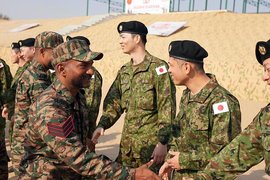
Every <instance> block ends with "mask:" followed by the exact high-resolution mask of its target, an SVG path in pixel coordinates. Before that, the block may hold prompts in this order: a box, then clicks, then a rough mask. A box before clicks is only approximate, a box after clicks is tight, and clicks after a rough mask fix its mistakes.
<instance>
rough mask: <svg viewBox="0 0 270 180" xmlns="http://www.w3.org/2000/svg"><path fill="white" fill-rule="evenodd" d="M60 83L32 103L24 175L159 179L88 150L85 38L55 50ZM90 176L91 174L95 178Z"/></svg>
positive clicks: (90, 56) (93, 55)
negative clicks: (84, 89)
mask: <svg viewBox="0 0 270 180" xmlns="http://www.w3.org/2000/svg"><path fill="white" fill-rule="evenodd" d="M53 56H54V60H53V63H52V64H53V66H54V67H55V70H56V76H57V78H56V81H55V82H54V83H53V84H52V85H51V86H50V87H49V88H47V89H46V90H45V91H44V92H43V93H42V94H41V95H40V96H39V97H38V98H37V100H36V102H35V103H34V104H32V106H31V108H30V113H29V114H30V115H29V131H28V132H27V134H26V141H25V149H26V154H25V157H24V159H23V161H22V168H21V172H22V174H21V176H20V178H21V179H30V178H31V179H81V175H83V176H85V177H87V178H89V179H123V180H124V179H131V178H132V177H133V176H135V178H142V177H143V178H145V179H158V177H157V175H155V174H154V173H153V172H151V171H150V170H148V169H147V168H139V169H132V170H131V169H128V168H126V167H121V165H120V164H118V163H116V162H112V161H111V160H109V159H108V158H107V157H105V156H102V155H101V156H98V155H96V154H95V153H94V152H93V151H91V150H90V149H89V148H88V144H87V142H88V141H89V130H90V128H89V120H90V119H89V118H88V117H87V115H88V113H87V109H86V104H85V97H84V96H83V94H82V93H81V91H80V89H81V88H85V87H88V86H89V85H90V81H91V76H92V75H93V72H94V71H93V69H92V64H93V60H99V59H100V58H102V56H103V55H102V53H98V52H92V51H91V50H90V49H89V46H88V45H87V44H86V43H85V42H84V41H82V40H77V39H75V40H70V41H67V42H65V43H63V44H61V45H59V46H58V47H57V48H55V49H54V51H53ZM90 176H91V177H90Z"/></svg>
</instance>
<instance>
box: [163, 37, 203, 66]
mask: <svg viewBox="0 0 270 180" xmlns="http://www.w3.org/2000/svg"><path fill="white" fill-rule="evenodd" d="M168 51H169V55H170V57H174V58H177V59H181V60H184V61H188V62H194V63H203V59H204V58H206V57H207V56H208V53H207V51H206V50H205V49H204V48H203V47H201V46H200V45H199V44H198V43H196V42H195V41H189V40H184V41H172V42H171V43H170V45H169V49H168Z"/></svg>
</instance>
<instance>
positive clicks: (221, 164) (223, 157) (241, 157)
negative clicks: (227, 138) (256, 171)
mask: <svg viewBox="0 0 270 180" xmlns="http://www.w3.org/2000/svg"><path fill="white" fill-rule="evenodd" d="M269 119H270V104H268V105H267V106H266V107H265V108H263V109H262V110H261V111H260V112H259V113H258V115H257V116H256V117H255V118H254V120H253V122H252V123H251V124H250V125H249V126H248V127H247V128H246V129H245V130H244V131H243V132H242V133H241V134H240V135H238V136H237V137H236V138H235V139H234V140H233V141H232V142H231V143H230V144H229V145H227V146H226V147H225V148H224V149H222V151H221V152H220V153H219V154H218V155H217V156H215V157H214V158H212V159H210V163H209V164H208V165H207V166H206V168H205V169H204V171H202V172H201V173H199V174H198V177H197V178H196V179H209V180H211V179H235V178H236V176H237V175H239V174H242V173H244V172H246V171H247V170H249V169H250V168H251V167H252V166H254V165H256V164H258V163H260V162H261V161H262V160H263V159H264V160H265V172H266V173H267V174H268V175H269V176H270V120H269Z"/></svg>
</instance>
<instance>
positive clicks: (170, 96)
mask: <svg viewBox="0 0 270 180" xmlns="http://www.w3.org/2000/svg"><path fill="white" fill-rule="evenodd" d="M117 29H118V32H119V34H120V45H121V48H122V50H123V52H124V53H126V54H129V55H130V56H131V61H130V62H129V63H127V64H125V65H124V66H122V68H121V69H120V70H119V72H118V74H117V77H116V79H115V81H114V82H113V84H112V86H111V88H110V89H109V92H108V94H107V96H106V98H105V100H104V106H103V114H102V117H101V119H100V121H99V124H98V128H97V129H96V131H95V132H94V135H93V141H94V142H97V139H98V137H99V136H100V135H102V134H103V132H104V129H108V128H110V127H111V126H113V124H114V123H115V122H116V121H117V120H118V119H119V117H120V116H121V115H122V114H123V113H124V112H125V113H126V116H125V123H124V128H123V132H122V139H121V142H120V151H119V155H118V158H117V160H118V162H120V163H122V164H123V165H125V166H128V167H138V166H140V165H142V164H144V163H146V162H148V161H149V160H150V159H151V158H153V161H154V163H155V164H156V165H158V164H160V165H161V163H162V162H163V161H164V158H165V156H166V154H167V143H168V141H169V139H170V136H171V121H172V119H174V117H175V86H174V84H173V82H172V80H171V77H170V75H169V74H168V72H167V63H166V62H165V61H163V60H161V59H158V58H157V57H154V56H152V55H151V54H149V53H148V52H147V51H146V50H145V43H146V35H147V33H148V30H147V28H146V26H145V25H144V24H143V23H141V22H138V21H130V22H122V23H120V24H119V25H118V28H117ZM153 169H155V170H156V171H157V168H155V167H153Z"/></svg>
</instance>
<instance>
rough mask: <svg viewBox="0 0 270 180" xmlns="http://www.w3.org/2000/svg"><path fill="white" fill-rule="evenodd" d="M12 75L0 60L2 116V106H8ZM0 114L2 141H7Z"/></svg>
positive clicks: (3, 122) (0, 107) (0, 105)
mask: <svg viewBox="0 0 270 180" xmlns="http://www.w3.org/2000/svg"><path fill="white" fill-rule="evenodd" d="M11 81H12V74H11V72H10V69H9V66H8V65H7V64H6V62H5V61H4V60H2V59H0V112H1V114H2V106H3V105H4V104H6V103H7V102H6V94H7V91H8V89H9V88H10V86H11ZM1 114H0V141H1V142H3V141H4V139H5V125H6V123H5V119H4V118H3V117H2V115H1Z"/></svg>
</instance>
